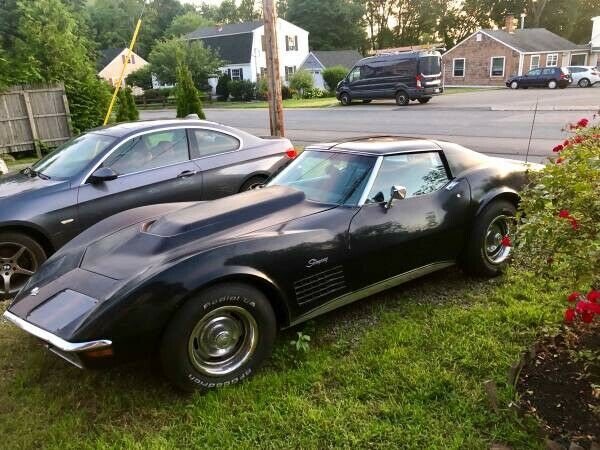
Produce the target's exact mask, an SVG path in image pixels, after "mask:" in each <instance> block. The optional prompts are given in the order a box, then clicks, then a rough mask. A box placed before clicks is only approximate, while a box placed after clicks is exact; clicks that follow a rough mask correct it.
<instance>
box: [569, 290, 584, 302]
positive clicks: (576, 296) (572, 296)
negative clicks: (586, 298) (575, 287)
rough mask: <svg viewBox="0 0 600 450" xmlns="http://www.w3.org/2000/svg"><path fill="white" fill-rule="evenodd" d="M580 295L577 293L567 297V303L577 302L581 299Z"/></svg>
mask: <svg viewBox="0 0 600 450" xmlns="http://www.w3.org/2000/svg"><path fill="white" fill-rule="evenodd" d="M580 295H581V294H580V293H579V292H577V291H575V292H573V293H572V294H571V295H569V296H568V297H567V301H569V302H571V303H573V302H574V301H575V300H577V299H578V298H579V296H580Z"/></svg>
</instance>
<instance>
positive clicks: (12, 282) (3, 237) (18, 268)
mask: <svg viewBox="0 0 600 450" xmlns="http://www.w3.org/2000/svg"><path fill="white" fill-rule="evenodd" d="M46 258H47V256H46V252H45V251H44V249H43V248H42V246H41V245H40V244H39V243H37V242H36V241H34V240H33V239H31V238H30V237H29V236H26V235H24V234H22V233H0V270H1V271H0V300H3V299H8V298H12V297H14V296H15V295H16V294H17V293H18V292H19V291H20V290H21V288H23V286H25V283H27V281H28V280H29V278H31V276H32V275H33V274H34V273H35V272H37V270H38V268H39V267H40V266H41V265H42V263H43V262H44V261H46Z"/></svg>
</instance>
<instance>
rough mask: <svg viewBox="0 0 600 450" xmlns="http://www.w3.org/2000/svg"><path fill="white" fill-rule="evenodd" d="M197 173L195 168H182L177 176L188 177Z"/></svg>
mask: <svg viewBox="0 0 600 450" xmlns="http://www.w3.org/2000/svg"><path fill="white" fill-rule="evenodd" d="M197 173H198V171H197V170H184V171H183V172H181V173H180V174H179V175H177V178H189V177H193V176H194V175H196V174H197Z"/></svg>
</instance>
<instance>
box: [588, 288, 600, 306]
mask: <svg viewBox="0 0 600 450" xmlns="http://www.w3.org/2000/svg"><path fill="white" fill-rule="evenodd" d="M586 298H587V299H588V301H589V302H592V303H598V300H600V291H590V292H588V294H587V295H586Z"/></svg>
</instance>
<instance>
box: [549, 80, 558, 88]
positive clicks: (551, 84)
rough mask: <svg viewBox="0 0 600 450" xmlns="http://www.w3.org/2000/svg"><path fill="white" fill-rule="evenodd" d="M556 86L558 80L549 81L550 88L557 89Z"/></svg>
mask: <svg viewBox="0 0 600 450" xmlns="http://www.w3.org/2000/svg"><path fill="white" fill-rule="evenodd" d="M556 86H558V83H556V81H555V80H550V81H548V87H549V88H550V89H556Z"/></svg>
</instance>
